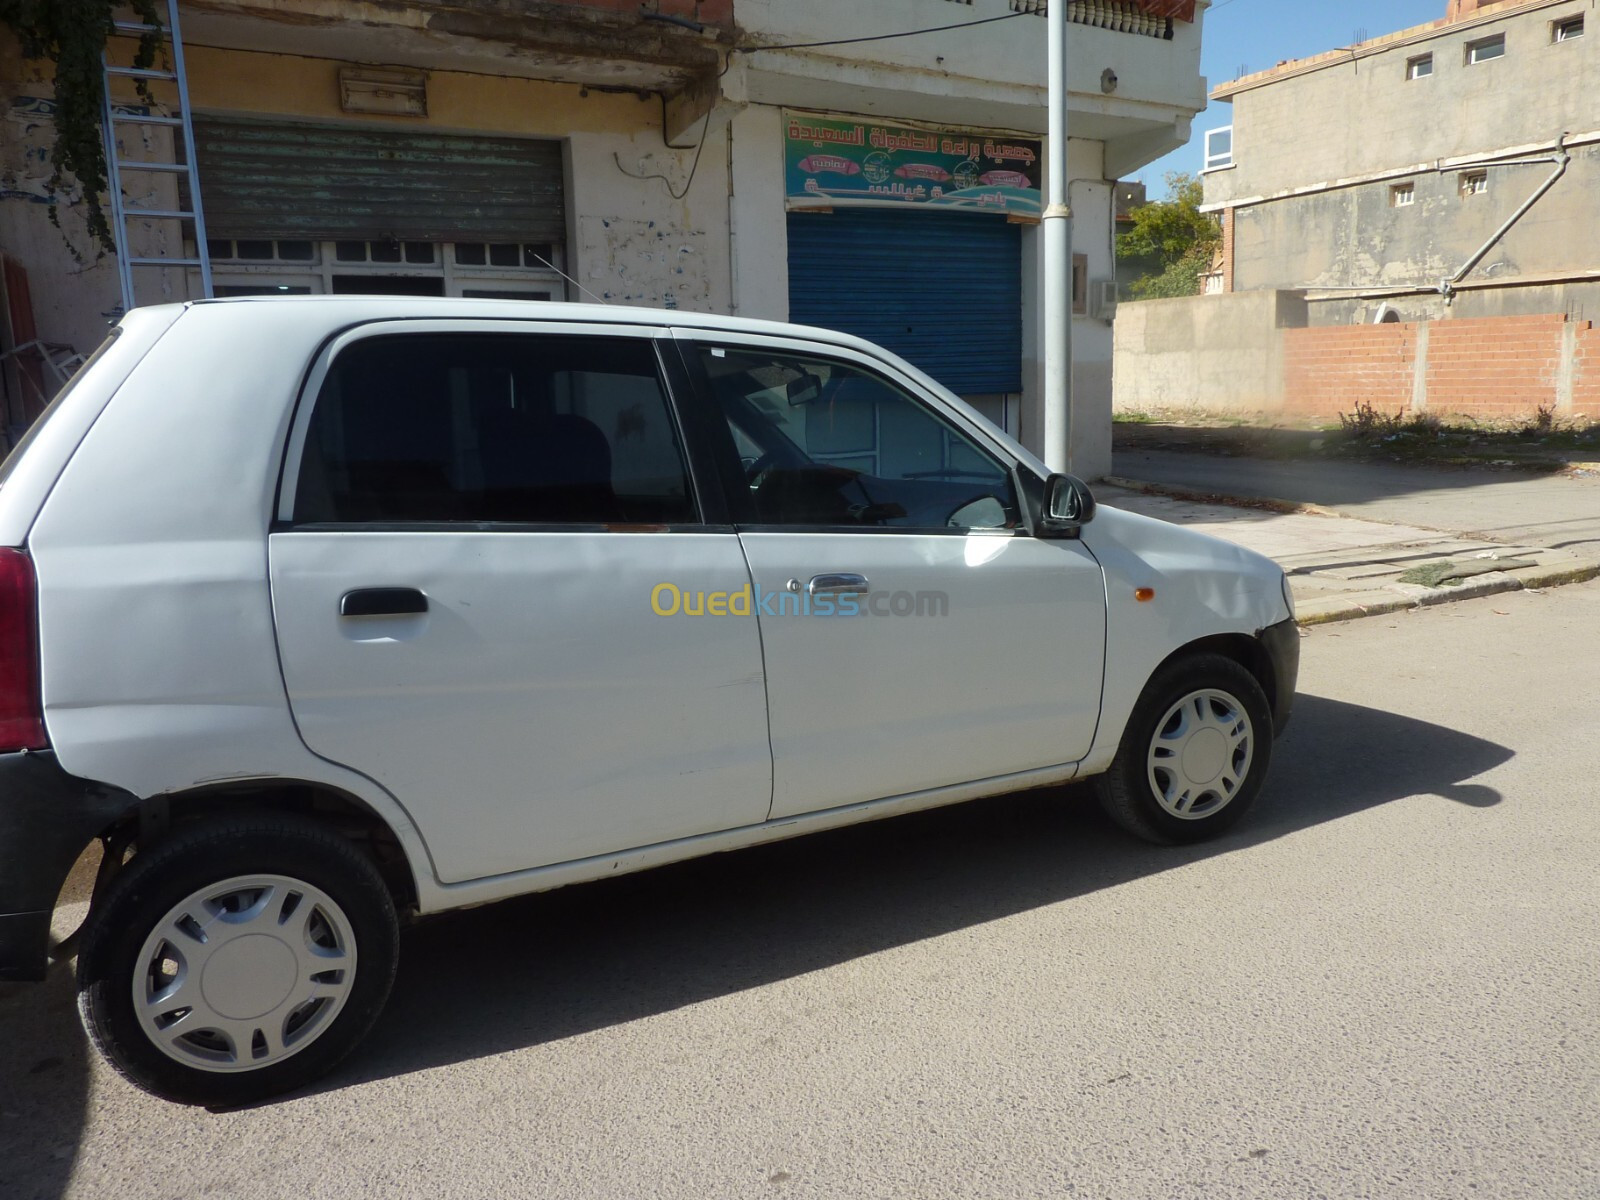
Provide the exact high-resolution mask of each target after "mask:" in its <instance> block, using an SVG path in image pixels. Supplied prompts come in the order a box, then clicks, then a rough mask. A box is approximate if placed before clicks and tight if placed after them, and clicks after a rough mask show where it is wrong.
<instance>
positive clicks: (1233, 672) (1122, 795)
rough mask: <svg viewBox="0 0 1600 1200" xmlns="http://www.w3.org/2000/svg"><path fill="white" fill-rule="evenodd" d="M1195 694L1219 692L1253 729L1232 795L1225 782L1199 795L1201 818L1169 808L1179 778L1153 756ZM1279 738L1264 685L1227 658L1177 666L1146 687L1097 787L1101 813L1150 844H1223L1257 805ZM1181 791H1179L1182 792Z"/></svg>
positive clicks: (1193, 658) (1201, 657) (1200, 658)
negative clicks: (1164, 787) (1172, 719)
mask: <svg viewBox="0 0 1600 1200" xmlns="http://www.w3.org/2000/svg"><path fill="white" fill-rule="evenodd" d="M1196 692H1207V693H1216V694H1219V695H1220V696H1223V697H1228V698H1230V699H1232V700H1233V701H1234V702H1235V704H1236V705H1237V710H1238V713H1239V715H1240V716H1241V717H1242V719H1243V720H1245V721H1247V722H1248V723H1249V729H1248V741H1249V754H1248V759H1249V762H1248V767H1247V769H1245V770H1244V771H1243V772H1242V776H1241V778H1240V779H1239V782H1238V785H1237V786H1236V787H1235V788H1234V789H1233V790H1231V791H1229V790H1228V789H1227V787H1226V785H1225V784H1224V783H1223V782H1222V781H1221V777H1220V776H1219V777H1218V782H1216V783H1215V784H1214V785H1209V787H1207V786H1205V785H1203V786H1202V787H1201V788H1199V789H1197V790H1198V791H1199V792H1200V795H1201V799H1200V800H1198V801H1196V802H1195V807H1194V811H1195V812H1197V813H1199V814H1200V815H1196V816H1190V817H1182V816H1177V815H1175V814H1174V813H1173V812H1171V811H1168V808H1167V807H1166V806H1164V805H1163V803H1162V799H1161V793H1160V791H1158V786H1159V784H1160V783H1162V782H1164V781H1171V780H1173V779H1174V776H1173V775H1172V774H1171V773H1170V772H1164V771H1162V770H1159V769H1157V770H1152V766H1151V762H1150V752H1151V746H1152V743H1154V742H1155V741H1156V739H1157V736H1158V735H1159V734H1161V733H1162V732H1163V727H1165V728H1166V729H1167V730H1168V732H1171V731H1172V730H1173V729H1174V728H1175V726H1174V725H1172V724H1171V723H1169V722H1168V721H1167V717H1168V714H1169V713H1171V712H1172V710H1173V708H1174V706H1176V705H1177V704H1178V703H1179V702H1180V701H1182V700H1184V699H1185V698H1186V697H1189V696H1191V695H1192V694H1194V693H1196ZM1210 711H1225V708H1223V707H1219V708H1218V709H1212V710H1210ZM1272 736H1273V729H1272V710H1271V708H1270V707H1269V705H1268V704H1267V697H1266V694H1265V693H1264V692H1263V691H1262V690H1261V684H1260V683H1259V682H1257V680H1256V677H1255V676H1254V675H1252V674H1251V673H1250V672H1249V671H1248V670H1246V669H1245V668H1244V667H1242V666H1240V665H1239V664H1238V663H1237V662H1235V661H1234V660H1233V659H1231V658H1225V657H1223V656H1222V655H1220V654H1195V655H1190V656H1188V657H1186V658H1180V659H1176V660H1174V661H1173V662H1170V663H1168V664H1167V665H1166V666H1164V667H1162V668H1161V669H1160V670H1159V671H1157V672H1156V673H1155V675H1154V676H1152V677H1151V679H1150V682H1149V683H1148V684H1147V685H1146V686H1145V690H1144V694H1143V695H1142V696H1140V697H1139V703H1138V704H1136V705H1135V706H1134V709H1133V714H1132V716H1130V717H1129V718H1128V724H1127V727H1126V728H1125V729H1124V730H1123V732H1122V742H1121V744H1120V745H1119V746H1118V747H1117V756H1116V758H1115V759H1114V760H1113V761H1112V764H1111V768H1110V769H1109V770H1108V771H1106V773H1105V774H1103V775H1101V776H1100V777H1099V778H1098V779H1097V780H1096V793H1097V794H1098V796H1099V799H1100V804H1101V807H1102V808H1104V809H1105V811H1106V814H1107V815H1108V816H1109V817H1110V818H1111V819H1112V820H1113V821H1115V822H1116V823H1117V824H1118V825H1120V826H1122V828H1123V829H1126V830H1127V831H1128V832H1129V833H1131V834H1133V835H1135V836H1136V837H1141V838H1144V839H1145V840H1146V841H1151V842H1156V843H1159V844H1162V845H1177V844H1182V843H1189V842H1200V841H1204V840H1206V839H1207V838H1212V837H1216V836H1217V835H1218V834H1221V833H1223V832H1224V831H1226V830H1228V829H1231V828H1232V827H1233V825H1234V824H1235V823H1236V822H1238V820H1239V819H1240V818H1241V817H1243V816H1244V815H1245V813H1246V812H1248V811H1249V809H1250V806H1251V805H1252V804H1254V803H1255V799H1256V795H1257V794H1258V793H1259V792H1260V791H1261V784H1262V781H1263V780H1265V778H1266V775H1267V768H1268V766H1269V765H1270V764H1271V761H1272ZM1235 752H1236V751H1235ZM1224 753H1225V755H1226V754H1227V753H1234V752H1230V751H1224ZM1175 761H1176V760H1175ZM1225 765H1226V766H1227V767H1228V768H1229V770H1230V771H1231V769H1232V766H1233V763H1232V761H1231V760H1227V759H1225ZM1152 776H1154V779H1152ZM1181 787H1182V785H1181V784H1179V790H1181Z"/></svg>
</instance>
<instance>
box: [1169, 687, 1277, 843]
mask: <svg viewBox="0 0 1600 1200" xmlns="http://www.w3.org/2000/svg"><path fill="white" fill-rule="evenodd" d="M1254 732H1255V731H1254V730H1253V729H1252V728H1251V726H1250V717H1249V714H1247V713H1246V712H1245V711H1244V705H1242V704H1240V703H1239V701H1238V700H1236V699H1235V698H1234V697H1232V696H1230V695H1229V694H1228V693H1227V692H1219V691H1217V690H1215V689H1210V688H1208V689H1205V690H1202V691H1198V692H1190V693H1189V694H1188V695H1187V696H1185V697H1184V698H1183V699H1182V700H1179V701H1178V702H1177V703H1176V704H1174V705H1173V706H1172V707H1171V708H1169V709H1168V710H1167V715H1166V716H1164V717H1162V718H1161V721H1160V723H1159V724H1158V725H1157V726H1156V735H1155V737H1153V738H1152V739H1150V753H1149V756H1148V758H1147V759H1146V762H1147V766H1148V774H1149V777H1150V787H1151V790H1152V791H1153V792H1154V793H1155V798H1156V801H1157V803H1159V804H1160V805H1161V807H1162V808H1163V809H1164V810H1165V811H1167V812H1169V813H1171V814H1172V815H1173V816H1175V817H1179V818H1181V819H1182V820H1185V821H1198V820H1200V819H1202V818H1204V817H1209V816H1211V815H1212V814H1214V813H1216V812H1217V811H1218V810H1220V809H1222V808H1224V807H1225V806H1226V805H1227V804H1228V802H1229V801H1231V800H1232V799H1233V798H1234V796H1236V795H1237V794H1238V792H1239V788H1240V787H1242V786H1243V784H1244V781H1245V778H1246V777H1247V776H1248V775H1249V774H1250V760H1251V758H1252V756H1253V754H1254V750H1255V737H1254Z"/></svg>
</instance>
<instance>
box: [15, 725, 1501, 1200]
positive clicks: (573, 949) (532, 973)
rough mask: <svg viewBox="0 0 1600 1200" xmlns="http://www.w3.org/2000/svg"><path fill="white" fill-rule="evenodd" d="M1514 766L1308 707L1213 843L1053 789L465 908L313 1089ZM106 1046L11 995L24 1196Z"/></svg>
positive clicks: (932, 931) (667, 999) (1151, 868)
mask: <svg viewBox="0 0 1600 1200" xmlns="http://www.w3.org/2000/svg"><path fill="white" fill-rule="evenodd" d="M1511 757H1512V751H1511V750H1509V749H1507V748H1506V747H1503V746H1499V745H1496V744H1494V743H1493V742H1488V741H1485V740H1483V739H1481V738H1477V737H1472V736H1470V735H1468V734H1464V733H1460V732H1458V731H1456V730H1452V729H1447V728H1444V727H1442V726H1438V725H1431V724H1428V723H1425V722H1422V721H1416V720H1412V719H1410V718H1407V717H1401V716H1396V715H1394V714H1392V713H1385V712H1380V711H1378V710H1376V709H1371V708H1364V707H1361V706H1359V705H1354V704H1346V703H1343V702H1341V701H1335V700H1327V699H1323V698H1320V697H1316V696H1301V697H1300V699H1299V702H1298V707H1297V710H1296V713H1295V719H1294V723H1293V724H1292V725H1291V726H1290V728H1289V730H1288V732H1287V733H1286V735H1285V736H1284V738H1283V739H1282V740H1281V741H1279V743H1278V745H1277V750H1276V753H1275V756H1274V761H1273V767H1272V773H1271V775H1270V777H1269V779H1268V782H1267V787H1266V790H1265V791H1264V793H1263V795H1262V798H1261V802H1260V805H1259V807H1258V808H1257V809H1256V811H1255V812H1254V813H1252V814H1251V816H1250V817H1249V818H1248V819H1247V820H1246V822H1245V823H1244V825H1243V826H1242V827H1241V828H1240V829H1239V830H1238V831H1236V832H1234V833H1233V834H1230V835H1229V836H1227V837H1225V838H1223V839H1221V840H1219V841H1216V842H1212V843H1209V844H1207V845H1204V846H1196V847H1187V848H1166V847H1156V846H1146V845H1143V844H1141V843H1139V842H1136V841H1133V840H1132V839H1130V838H1128V837H1127V836H1125V835H1124V834H1122V833H1121V832H1119V831H1118V830H1116V829H1115V828H1113V827H1112V826H1111V825H1110V824H1109V823H1108V822H1107V821H1106V820H1105V819H1104V818H1103V817H1102V816H1101V815H1100V814H1099V811H1098V809H1097V808H1096V807H1095V806H1094V804H1093V803H1092V801H1091V800H1090V798H1089V796H1088V791H1087V789H1086V788H1084V787H1082V786H1078V787H1071V788H1051V789H1045V790H1040V791H1033V792H1023V793H1017V794H1014V795H1010V796H1003V797H999V798H997V799H993V800H988V801H980V802H977V803H974V804H967V805H960V806H957V807H954V808H948V809H941V810H938V811H934V812H929V813H921V814H917V815H914V816H909V817H902V818H898V819H895V820H890V821H882V822H877V823H875V824H870V825H863V826H858V827H856V828H854V829H845V830H839V831H836V832H833V833H827V834H819V835H816V836H813V837H809V838H801V839H797V840H795V841H792V842H785V843H780V844H778V845H774V846H767V847H762V848H759V849H755V850H747V851H742V852H739V853H734V854H723V855H717V856H714V857H712V858H708V859H703V860H700V861H698V862H693V863H684V864H680V865H678V866H673V867H666V868H662V869H660V870H657V871H652V872H647V873H645V874H641V875H632V876H626V877H623V878H620V879H616V880H609V881H606V882H604V883H599V884H590V885H585V886H581V887H573V888H568V889H565V890H563V891H559V892H551V893H548V894H545V895H542V896H529V897H523V898H520V899H516V900H511V901H507V902H505V903H503V904H498V905H494V906H491V907H487V908H480V909H474V910H471V911H465V912H458V913H450V914H445V915H443V916H439V917H436V918H432V919H430V920H427V921H424V922H422V923H421V924H419V925H418V926H416V927H415V928H413V929H412V930H410V931H409V932H408V933H407V934H406V937H405V941H404V945H403V948H402V962H401V968H400V975H399V978H398V980H397V982H396V985H395V991H394V996H393V999H392V1000H391V1002H390V1005H389V1008H388V1010H387V1012H386V1013H385V1015H384V1017H383V1018H382V1020H381V1021H380V1022H379V1025H378V1028H377V1029H376V1030H374V1032H373V1035H372V1037H371V1038H369V1040H368V1041H367V1042H366V1044H365V1045H364V1046H362V1047H361V1048H360V1049H359V1050H357V1052H356V1053H355V1055H354V1056H353V1057H352V1058H351V1059H350V1060H349V1061H348V1062H347V1063H346V1064H345V1065H344V1066H343V1067H341V1068H340V1069H339V1070H338V1071H337V1072H336V1073H335V1074H334V1075H333V1076H332V1077H330V1078H329V1079H327V1080H325V1081H323V1082H322V1083H321V1084H320V1085H318V1086H317V1087H316V1088H315V1089H314V1090H316V1091H319V1092H327V1091H337V1090H340V1089H343V1088H347V1087H352V1086H356V1085H358V1084H360V1083H363V1082H366V1081H369V1080H375V1079H383V1078H389V1077H393V1076H399V1075H404V1074H407V1073H409V1072H413V1071H421V1070H426V1069H428V1068H432V1067H440V1066H447V1065H449V1064H451V1063H457V1062H463V1061H468V1060H471V1059H476V1058H482V1057H486V1056H490V1055H495V1054H500V1053H503V1052H505V1051H508V1050H517V1049H523V1048H527V1047H533V1046H538V1045H541V1044H544V1043H548V1042H554V1041H558V1040H560V1039H563V1038H568V1037H573V1036H575V1035H579V1034H583V1033H587V1032H591V1031H593V1030H597V1029H603V1028H606V1027H609V1026H612V1025H618V1024H622V1023H624V1022H628V1021H633V1020H638V1019H640V1018H644V1017H649V1016H652V1015H654V1014H658V1013H664V1012H670V1011H671V1010H673V1009H676V1008H680V1007H683V1006H685V1005H690V1004H695V1003H698V1002H701V1001H705V1000H711V999H715V998H716V997H719V996H724V995H727V994H730V993H733V992H738V991H742V990H744V989H747V988H753V987H760V986H762V985H763V984H768V983H772V982H775V981H778V980H781V979H786V978H789V977H792V976H796V975H800V974H803V973H806V972H809V971H816V970H821V969H825V968H827V967H831V966H836V965H838V964H840V963H843V962H848V961H849V960H851V959H854V958H859V957H862V956H864V955H869V954H874V953H877V952H879V951H882V950H886V949H890V948H892V947H896V946H902V945H906V944H909V943H912V942H916V941H920V940H923V939H926V938H932V937H938V936H940V935H941V934H946V933H950V932H952V931H955V930H959V929H965V928H968V927H970V926H974V925H980V924H983V923H984V922H987V921H993V920H997V919H999V918H1003V917H1007V916H1011V915H1013V914H1016V913H1021V912H1026V911H1029V910H1031V909H1035V908H1039V907H1041V906H1044V905H1049V904H1060V903H1067V902H1070V901H1071V900H1073V899H1074V898H1075V897H1078V896H1082V895H1086V894H1088V893H1091V892H1094V891H1097V890H1099V889H1102V888H1108V887H1115V886H1117V885H1118V884H1122V883H1126V882H1128V881H1130V880H1135V879H1140V878H1143V877H1145V876H1149V875H1154V874H1156V873H1158V872H1161V871H1168V870H1172V869H1173V868H1177V867H1182V866H1185V865H1187V864H1190V863H1193V862H1197V861H1200V860H1203V859H1206V858H1210V857H1213V856H1215V855H1220V854H1229V853H1232V852H1234V851H1237V850H1242V849H1245V848H1247V847H1250V846H1256V845H1260V844H1262V843H1265V842H1270V841H1273V840H1274V839H1277V838H1280V837H1286V836H1289V835H1291V834H1294V833H1296V832H1298V831H1300V830H1303V829H1307V828H1310V827H1313V826H1316V825H1320V824H1322V823H1324V822H1327V821H1335V820H1338V819H1339V818H1341V817H1347V816H1351V815H1354V814H1356V813H1360V812H1363V811H1365V810H1367V809H1370V808H1374V807H1376V806H1378V805H1381V804H1386V803H1389V802H1391V801H1394V800H1399V799H1403V798H1406V797H1411V796H1428V795H1434V796H1442V797H1446V798H1447V799H1449V800H1452V801H1456V802H1459V803H1461V804H1465V805H1469V806H1472V807H1488V806H1491V805H1494V804H1496V803H1498V802H1499V801H1500V799H1501V797H1500V795H1499V793H1498V792H1496V791H1495V790H1494V789H1492V788H1489V787H1486V786H1484V785H1482V784H1476V783H1472V782H1470V781H1471V780H1472V779H1473V778H1475V777H1476V776H1478V775H1480V774H1482V773H1483V772H1485V771H1488V770H1490V769H1492V768H1494V767H1496V766H1498V765H1500V764H1501V763H1503V762H1505V761H1506V760H1508V759H1509V758H1511ZM91 1054H92V1052H91V1050H90V1049H89V1047H88V1046H87V1044H86V1041H85V1038H84V1035H83V1033H82V1031H81V1029H80V1028H79V1025H78V1021H77V1014H76V1012H75V1009H74V1003H73V990H72V980H71V974H70V972H69V971H67V970H65V969H62V968H56V969H54V970H53V971H52V972H51V975H50V978H49V979H48V980H47V981H46V982H45V983H44V984H40V985H10V984H7V985H0V1164H3V1167H0V1176H3V1177H4V1179H5V1181H6V1186H5V1187H4V1188H3V1189H0V1192H3V1194H4V1195H5V1196H6V1197H7V1200H10V1198H11V1197H17V1198H18V1200H23V1198H28V1200H31V1198H34V1197H38V1198H41V1200H53V1198H54V1197H59V1196H61V1195H62V1194H63V1193H64V1192H65V1191H66V1188H67V1185H68V1182H69V1180H70V1177H71V1171H72V1166H73V1162H74V1159H75V1156H76V1153H77V1150H78V1146H79V1144H80V1142H81V1140H82V1135H83V1129H84V1125H85V1122H86V1120H87V1114H88V1110H89V1095H90V1090H91V1084H92V1083H94V1084H95V1086H108V1087H121V1086H125V1085H123V1084H120V1083H113V1082H110V1081H109V1079H107V1080H106V1081H105V1082H98V1083H97V1082H96V1081H94V1080H92V1078H91V1066H90V1061H91ZM94 1070H95V1073H96V1074H97V1075H98V1074H103V1071H102V1069H101V1068H98V1067H96V1068H95V1069H94ZM142 1102H143V1103H148V1104H151V1105H156V1104H159V1103H160V1102H159V1101H156V1100H144V1101H142Z"/></svg>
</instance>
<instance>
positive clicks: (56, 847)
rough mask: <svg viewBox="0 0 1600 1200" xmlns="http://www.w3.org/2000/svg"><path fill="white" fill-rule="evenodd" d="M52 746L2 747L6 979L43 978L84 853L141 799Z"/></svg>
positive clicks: (0, 919)
mask: <svg viewBox="0 0 1600 1200" xmlns="http://www.w3.org/2000/svg"><path fill="white" fill-rule="evenodd" d="M138 802H139V801H138V798H137V797H135V796H134V795H133V794H132V793H130V792H125V791H123V790H122V789H120V788H114V787H111V786H109V785H108V784H103V783H95V782H93V781H91V780H88V779H79V778H78V777H77V776H76V775H69V774H67V772H66V771H64V770H62V768H61V764H60V763H58V762H57V761H56V756H55V754H54V753H52V752H50V751H48V750H47V751H41V752H36V753H25V754H0V980H28V979H43V978H44V971H45V966H46V964H47V961H48V956H49V950H50V914H51V911H52V910H53V909H54V908H55V903H56V897H57V896H59V895H60V894H61V885H62V884H63V883H64V882H66V878H67V875H68V873H69V872H70V871H71V870H72V864H73V863H74V862H76V861H77V858H78V855H79V854H81V853H83V848H84V847H85V846H87V845H88V844H89V843H90V841H91V840H93V839H94V838H95V837H96V836H97V835H98V834H100V833H101V832H102V831H103V830H105V828H106V827H107V826H108V825H110V824H112V823H113V822H114V821H116V819H117V818H118V817H120V816H122V815H123V814H124V813H126V812H128V811H129V810H130V809H132V808H133V807H135V806H136V805H137V804H138Z"/></svg>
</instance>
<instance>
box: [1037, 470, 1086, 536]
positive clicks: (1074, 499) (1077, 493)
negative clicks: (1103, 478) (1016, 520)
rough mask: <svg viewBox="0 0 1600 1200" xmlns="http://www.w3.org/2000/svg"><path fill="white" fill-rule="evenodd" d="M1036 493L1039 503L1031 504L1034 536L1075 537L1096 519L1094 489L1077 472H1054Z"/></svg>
mask: <svg viewBox="0 0 1600 1200" xmlns="http://www.w3.org/2000/svg"><path fill="white" fill-rule="evenodd" d="M1035 494H1036V495H1037V496H1038V504H1037V507H1035V506H1034V505H1029V508H1030V509H1031V510H1032V511H1030V513H1029V517H1030V518H1031V519H1030V522H1029V523H1030V525H1031V526H1032V532H1033V536H1034V537H1038V538H1075V537H1077V536H1078V535H1079V533H1081V532H1082V530H1083V527H1084V526H1085V525H1087V524H1088V523H1089V522H1090V521H1092V520H1094V510H1095V503H1094V493H1093V492H1091V491H1090V490H1089V485H1088V484H1086V483H1084V482H1083V480H1081V479H1079V478H1078V477H1077V476H1076V475H1067V474H1063V473H1060V472H1058V473H1056V474H1054V475H1051V476H1050V477H1049V478H1048V479H1046V480H1045V481H1044V486H1043V489H1042V492H1036V493H1035Z"/></svg>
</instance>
